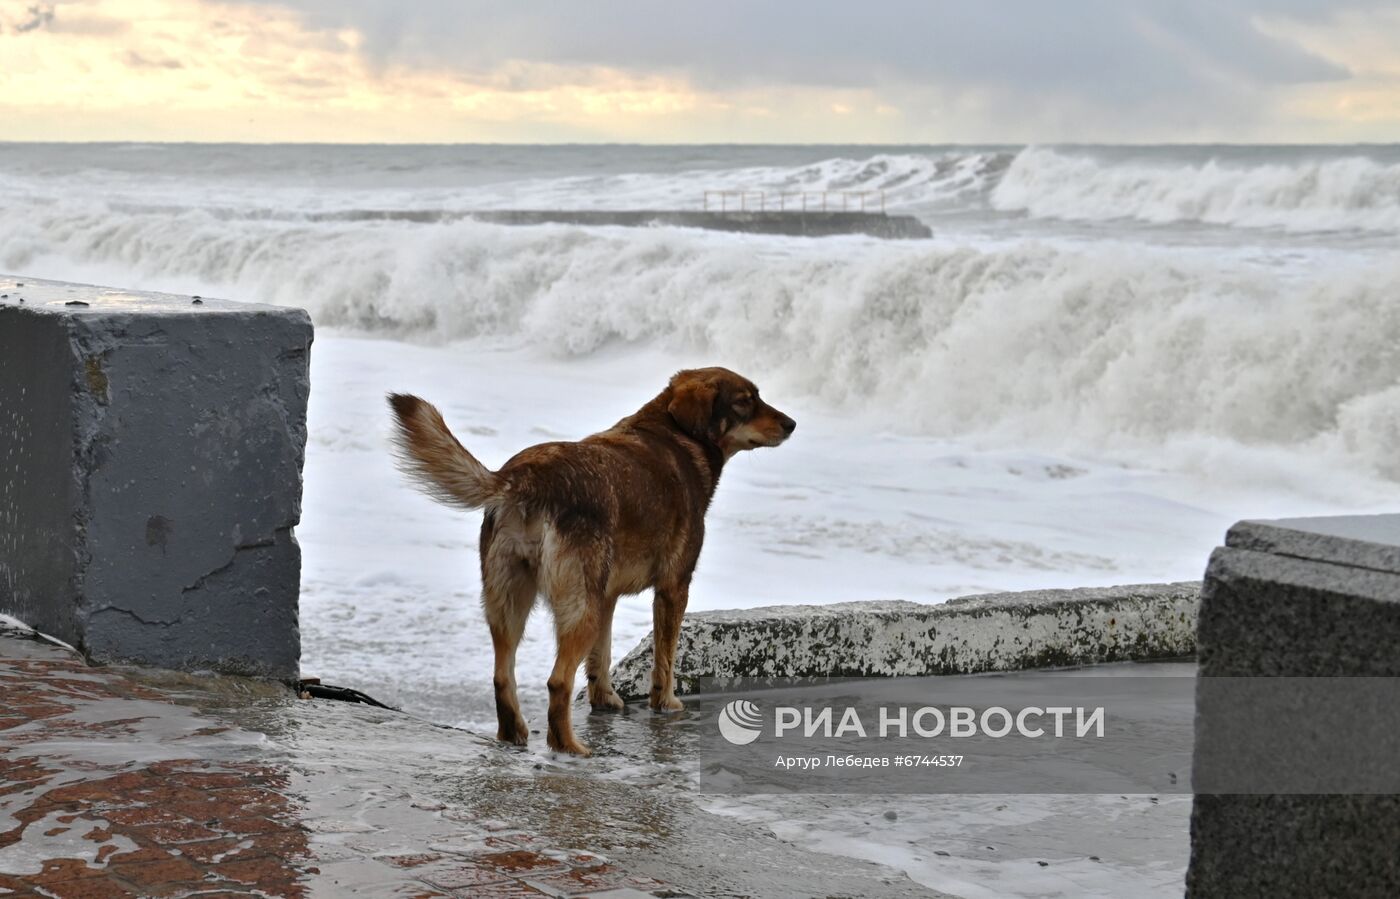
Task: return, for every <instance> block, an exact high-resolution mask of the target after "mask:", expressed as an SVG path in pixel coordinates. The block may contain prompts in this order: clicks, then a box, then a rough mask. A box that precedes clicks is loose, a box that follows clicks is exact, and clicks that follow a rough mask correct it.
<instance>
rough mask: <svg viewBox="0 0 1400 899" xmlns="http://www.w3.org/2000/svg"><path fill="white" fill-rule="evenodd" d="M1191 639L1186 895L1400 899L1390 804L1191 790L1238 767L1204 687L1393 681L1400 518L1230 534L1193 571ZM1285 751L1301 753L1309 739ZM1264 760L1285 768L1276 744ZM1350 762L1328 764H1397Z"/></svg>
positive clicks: (1399, 659) (1234, 722) (1225, 727)
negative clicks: (1196, 602)
mask: <svg viewBox="0 0 1400 899" xmlns="http://www.w3.org/2000/svg"><path fill="white" fill-rule="evenodd" d="M1197 639H1198V642H1199V657H1200V676H1201V680H1200V681H1199V682H1198V693H1197V710H1196V750H1195V760H1194V763H1193V766H1194V769H1195V770H1194V773H1193V784H1195V785H1196V787H1197V795H1196V797H1195V800H1194V804H1193V807H1192V815H1191V865H1190V870H1189V872H1188V874H1187V883H1186V886H1187V895H1188V896H1192V897H1200V899H1207V897H1210V899H1213V897H1235V896H1270V897H1292V896H1296V897H1316V896H1376V897H1382V896H1385V897H1390V896H1397V895H1400V853H1397V852H1396V849H1395V847H1396V845H1397V844H1398V843H1400V796H1397V795H1346V794H1335V795H1278V794H1254V795H1240V794H1234V795H1228V794H1227V795H1208V794H1206V793H1204V792H1203V791H1202V785H1203V784H1206V783H1209V782H1210V781H1211V780H1212V779H1213V778H1217V777H1224V776H1227V774H1228V769H1229V768H1230V767H1231V766H1232V765H1238V764H1240V763H1239V761H1238V759H1237V755H1238V749H1239V744H1238V742H1237V740H1230V737H1229V734H1230V731H1231V728H1232V727H1237V726H1238V724H1239V721H1238V717H1239V713H1240V709H1239V708H1237V707H1233V706H1232V705H1231V704H1230V703H1229V702H1228V701H1227V697H1226V693H1227V691H1222V690H1218V689H1213V688H1211V685H1210V684H1209V683H1208V679H1211V678H1221V677H1225V678H1246V677H1249V678H1252V677H1307V678H1333V677H1385V678H1391V677H1397V676H1400V515H1375V516H1347V517H1337V518H1311V519H1309V518H1297V519H1284V520H1279V521H1244V522H1240V523H1239V524H1237V525H1235V526H1234V527H1233V528H1231V529H1230V532H1229V534H1228V535H1227V536H1226V538H1225V546H1223V547H1221V548H1219V549H1217V550H1216V551H1215V553H1214V554H1213V555H1212V556H1211V559H1210V564H1209V567H1208V568H1207V570H1206V579H1205V586H1204V589H1203V591H1202V596H1201V612H1200V629H1199V634H1198V638H1197ZM1358 683H1360V682H1358ZM1293 689H1297V688H1296V687H1295V688H1290V690H1293ZM1294 701H1296V702H1299V703H1302V702H1304V701H1305V700H1304V699H1302V698H1301V697H1300V698H1299V699H1297V700H1294ZM1311 720H1312V719H1311V718H1307V717H1305V718H1304V722H1305V723H1306V722H1308V721H1311ZM1322 736H1324V737H1325V735H1322ZM1393 736H1394V735H1393V734H1392V735H1390V737H1391V738H1392V742H1393ZM1295 738H1296V739H1297V740H1300V741H1302V742H1301V743H1300V744H1299V745H1302V746H1303V747H1304V748H1306V745H1307V744H1309V743H1310V742H1311V741H1312V740H1313V738H1312V737H1309V736H1308V734H1306V733H1300V734H1296V735H1295ZM1226 740H1228V741H1229V744H1228V745H1223V744H1222V741H1226ZM1319 742H1320V740H1319ZM1382 742H1383V741H1382ZM1272 748H1273V752H1274V753H1275V755H1277V756H1289V755H1290V748H1289V747H1288V746H1287V745H1282V744H1280V745H1276V746H1274V747H1272ZM1350 751H1351V752H1352V753H1353V754H1359V756H1358V757H1357V758H1353V759H1351V760H1350V761H1346V760H1342V759H1338V758H1333V759H1331V760H1330V762H1331V763H1332V764H1336V765H1348V766H1353V767H1355V768H1368V767H1372V766H1374V767H1375V768H1377V769H1379V770H1385V769H1389V770H1393V766H1394V765H1396V764H1397V761H1396V759H1395V758H1394V756H1393V755H1391V753H1390V750H1389V749H1383V748H1373V747H1370V746H1369V745H1363V746H1353V747H1350ZM1368 753H1369V757H1368ZM1282 761H1284V762H1287V761H1288V759H1287V758H1284V759H1282ZM1327 761H1328V760H1324V762H1323V763H1324V764H1326V763H1327Z"/></svg>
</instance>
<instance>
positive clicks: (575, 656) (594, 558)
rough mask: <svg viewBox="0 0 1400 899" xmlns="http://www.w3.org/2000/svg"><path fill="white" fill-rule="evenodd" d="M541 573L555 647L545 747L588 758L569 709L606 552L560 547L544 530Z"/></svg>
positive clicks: (583, 543) (588, 645)
mask: <svg viewBox="0 0 1400 899" xmlns="http://www.w3.org/2000/svg"><path fill="white" fill-rule="evenodd" d="M541 568H542V578H543V586H544V591H545V595H546V596H548V597H549V603H550V606H551V608H552V609H553V610H554V633H555V637H556V639H557V640H558V644H559V654H558V655H557V656H556V657H555V660H554V670H553V671H552V672H551V673H550V675H549V730H548V741H549V748H551V749H553V750H555V751H557V752H568V753H571V754H573V755H583V756H586V755H591V754H592V753H591V751H590V750H589V748H588V747H587V746H584V745H583V744H582V743H580V742H579V741H578V740H577V739H575V738H574V727H573V722H572V720H571V710H570V706H571V704H572V700H573V694H574V676H575V675H577V674H578V666H579V665H580V664H581V663H582V662H583V660H584V657H585V656H587V655H588V653H589V652H590V651H592V649H593V645H594V643H595V642H596V641H597V639H598V629H599V622H600V620H601V618H602V611H603V605H604V600H605V598H606V597H605V590H606V587H607V583H608V573H607V549H606V547H605V546H603V545H602V544H601V543H598V542H595V541H587V540H580V541H570V542H568V543H566V542H565V541H564V540H562V539H560V537H559V535H558V534H557V533H556V532H552V531H551V530H550V529H548V528H546V531H545V537H544V549H543V552H542V554H541Z"/></svg>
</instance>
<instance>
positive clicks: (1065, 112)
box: [266, 0, 1381, 125]
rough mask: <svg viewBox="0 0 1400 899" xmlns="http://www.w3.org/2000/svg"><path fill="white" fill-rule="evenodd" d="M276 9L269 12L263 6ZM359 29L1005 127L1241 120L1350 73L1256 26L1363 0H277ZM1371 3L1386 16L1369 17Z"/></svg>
mask: <svg viewBox="0 0 1400 899" xmlns="http://www.w3.org/2000/svg"><path fill="white" fill-rule="evenodd" d="M266 2H274V0H266ZM279 5H282V6H288V7H290V8H293V9H296V10H299V11H301V12H302V13H303V14H305V15H306V16H307V18H308V19H309V20H310V21H311V22H312V23H313V24H315V25H318V26H323V27H345V26H351V27H354V28H356V29H357V30H359V31H360V32H362V33H363V34H364V35H365V38H366V44H365V46H364V52H365V53H366V54H368V55H369V57H370V58H372V59H373V60H375V61H376V62H379V63H390V62H392V63H398V64H408V65H434V66H449V67H453V68H457V69H459V70H461V71H463V72H466V73H472V74H477V75H489V74H492V73H494V72H496V71H497V70H498V69H499V67H501V66H502V65H503V64H504V63H506V62H507V61H512V60H526V61H536V62H549V63H556V64H562V65H573V66H593V65H599V66H610V67H614V68H620V69H624V70H628V71H632V72H636V73H658V74H669V75H681V76H684V77H686V78H688V79H690V80H691V81H692V82H693V83H694V84H696V85H697V86H699V87H702V88H713V89H730V88H744V87H752V86H771V85H801V86H820V87H831V88H869V89H874V90H877V91H878V92H879V93H880V95H881V96H882V97H889V98H891V99H892V100H894V101H896V102H902V103H907V104H913V105H915V106H917V105H918V104H919V103H921V102H926V103H933V102H934V101H933V100H930V99H929V98H932V97H938V98H942V101H944V102H946V101H947V99H948V98H949V97H950V96H952V97H954V98H956V96H957V95H958V94H959V92H979V93H980V94H981V95H985V96H991V97H993V98H995V101H996V102H997V103H998V104H1002V105H1003V107H1004V110H1003V114H1004V115H1005V116H1007V117H1011V118H1015V117H1024V116H1027V115H1030V116H1035V117H1041V118H1046V117H1048V118H1050V119H1053V120H1059V121H1069V120H1085V121H1087V120H1090V119H1097V120H1098V121H1104V120H1107V119H1113V118H1115V117H1118V118H1123V119H1125V120H1133V119H1140V120H1143V121H1154V122H1162V121H1166V122H1167V124H1173V123H1174V124H1177V125H1181V124H1186V125H1190V124H1192V123H1195V124H1205V123H1209V122H1211V121H1218V122H1240V121H1247V120H1248V119H1250V118H1251V117H1253V116H1255V115H1257V114H1258V110H1257V108H1256V107H1257V106H1258V98H1259V95H1260V93H1261V92H1263V91H1267V90H1269V89H1270V88H1273V87H1277V86H1283V85H1292V84H1298V83H1304V82H1317V81H1329V80H1337V79H1343V78H1347V77H1349V75H1350V73H1349V72H1348V71H1347V70H1346V69H1345V68H1343V67H1341V66H1338V65H1337V64H1335V63H1333V62H1330V61H1328V60H1325V59H1322V58H1320V57H1317V56H1315V55H1312V54H1310V53H1309V52H1308V51H1306V50H1305V49H1304V48H1302V47H1300V46H1298V45H1296V44H1292V43H1289V42H1286V41H1283V40H1280V39H1277V38H1274V37H1271V36H1269V35H1267V34H1265V33H1263V32H1262V31H1261V30H1259V29H1258V28H1257V27H1256V26H1255V22H1256V21H1257V19H1258V17H1261V16H1265V17H1267V16H1286V17H1290V18H1295V19H1302V20H1308V21H1317V20H1325V19H1327V18H1328V17H1330V16H1333V15H1336V14H1337V13H1338V12H1339V11H1341V10H1342V9H1344V8H1345V9H1358V8H1360V9H1364V8H1367V7H1368V3H1366V2H1365V0H1352V2H1345V0H1342V2H1324V0H1054V2H1051V0H981V2H978V0H956V2H954V0H875V2H866V3H857V2H852V0H805V2H779V0H710V2H707V3H671V2H656V0H610V2H597V3H582V2H553V3H539V2H533V3H528V2H527V3H499V2H488V0H415V2H413V3H392V2H381V0H280V2H279ZM1369 5H1370V6H1373V7H1379V6H1380V5H1381V4H1379V3H1376V4H1369Z"/></svg>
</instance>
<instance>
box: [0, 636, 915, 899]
mask: <svg viewBox="0 0 1400 899" xmlns="http://www.w3.org/2000/svg"><path fill="white" fill-rule="evenodd" d="M671 720H672V722H673V719H671ZM580 724H581V725H582V726H581V728H580V735H581V737H582V738H583V739H585V740H589V741H591V742H592V744H593V746H594V749H595V750H596V751H597V752H598V756H597V757H595V758H594V759H590V760H576V759H571V758H561V757H556V756H553V755H552V754H550V753H547V752H544V751H542V750H541V749H539V748H532V749H531V750H525V751H521V750H515V749H509V748H505V747H501V746H498V745H497V744H496V743H495V742H494V741H492V740H489V739H486V738H484V737H481V736H478V735H475V734H472V733H468V732H465V731H461V730H455V729H451V728H444V727H440V726H437V725H433V724H430V723H428V722H426V721H423V720H421V719H418V718H414V717H413V716H410V715H406V714H402V713H399V712H394V711H391V710H386V709H377V708H373V707H370V706H364V705H353V704H348V703H342V702H334V701H328V700H306V699H298V698H297V697H295V696H294V695H293V694H292V693H291V691H289V690H287V689H285V688H283V687H280V686H276V685H269V684H265V683H260V682H256V681H248V680H243V679H237V678H221V677H194V676H188V675H180V674H175V673H170V672H157V671H145V670H136V669H121V668H92V667H88V666H86V665H85V664H84V663H83V662H82V661H81V660H80V659H78V658H77V657H76V656H75V655H73V654H72V653H70V652H68V651H66V650H64V649H61V648H58V647H54V646H51V645H49V644H45V643H42V642H39V641H36V640H32V639H27V638H25V637H23V636H20V635H18V634H17V633H14V632H0V896H5V897H10V896H55V897H63V899H69V897H71V899H80V897H95V899H100V897H122V896H195V895H198V896H202V897H221V896H264V897H267V896H277V897H282V896H287V897H293V896H295V897H300V896H373V897H379V896H385V897H390V896H392V897H412V896H421V897H436V896H479V897H489V896H596V897H610V899H636V897H645V896H652V897H667V896H669V897H684V896H697V897H698V896H871V897H883V896H892V897H894V896H901V897H902V896H938V895H942V894H940V893H937V892H934V891H931V890H929V889H927V888H925V887H922V886H920V885H918V884H916V883H914V882H912V881H911V880H909V879H908V877H907V875H905V874H904V873H903V872H900V871H896V870H894V869H893V868H890V867H886V866H883V865H878V864H873V863H870V862H864V861H859V860H853V859H850V858H841V857H839V856H837V855H829V854H823V853H819V852H807V851H804V850H802V849H799V848H797V847H795V846H793V845H792V844H791V843H790V842H786V841H783V840H779V839H777V837H776V836H774V835H773V833H772V832H771V830H768V829H765V828H761V827H756V826H754V825H752V824H745V823H743V822H741V821H738V820H736V819H733V818H729V817H725V816H720V815H714V814H709V813H707V812H706V811H704V810H703V809H701V808H700V807H699V806H698V805H697V804H696V803H695V801H694V800H693V799H692V798H690V797H688V796H687V789H688V787H689V786H690V785H691V783H692V780H693V777H694V773H693V772H692V771H691V770H690V769H691V768H692V767H693V765H688V764H687V758H688V755H687V747H688V745H689V741H690V740H691V739H692V737H691V736H689V735H688V734H689V733H690V729H688V728H685V727H677V726H674V723H672V724H671V725H670V726H668V719H667V718H664V717H661V716H651V715H649V714H629V715H622V716H615V717H614V718H613V719H612V720H606V719H603V720H600V719H599V718H596V717H595V718H588V719H583V720H581V721H580ZM536 742H540V741H538V740H537V741H536ZM692 761H693V759H692Z"/></svg>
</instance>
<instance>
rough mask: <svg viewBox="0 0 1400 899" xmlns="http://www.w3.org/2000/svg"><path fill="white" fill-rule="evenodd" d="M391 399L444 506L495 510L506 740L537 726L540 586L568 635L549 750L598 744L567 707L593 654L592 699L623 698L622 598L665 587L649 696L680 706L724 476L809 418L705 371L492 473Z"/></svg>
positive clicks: (494, 582) (412, 471) (490, 540)
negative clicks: (530, 676) (526, 644)
mask: <svg viewBox="0 0 1400 899" xmlns="http://www.w3.org/2000/svg"><path fill="white" fill-rule="evenodd" d="M389 404H390V406H391V408H392V409H393V412H394V416H395V419H396V420H397V424H398V430H397V433H396V448H397V451H398V457H399V461H400V466H401V467H402V468H403V469H404V471H405V472H407V473H408V474H409V475H410V476H411V477H412V478H413V479H414V480H415V481H416V482H417V483H418V484H419V485H420V486H421V487H422V488H423V489H425V490H426V491H427V492H428V493H429V494H431V495H432V496H434V497H435V498H437V499H438V500H440V501H442V502H445V503H449V504H451V505H455V506H458V507H463V508H467V509H484V510H485V520H484V521H483V522H482V525H481V547H480V550H481V583H482V605H483V606H484V608H485V612H486V621H487V623H488V625H489V626H490V630H491V642H492V645H493V647H494V649H495V671H494V675H493V683H494V686H495V691H496V717H497V720H498V723H499V728H498V730H497V734H496V735H497V737H498V738H499V739H501V740H503V741H506V742H509V743H515V744H519V745H524V744H525V743H526V741H527V740H528V738H529V730H528V729H527V727H526V725H525V718H524V716H523V715H522V714H521V711H520V701H519V699H518V698H517V694H516V684H515V651H516V648H517V646H518V645H519V643H520V638H521V635H522V634H523V633H524V630H525V619H526V618H527V617H528V616H529V614H530V610H531V608H533V606H534V604H535V600H536V598H537V597H538V596H540V595H543V596H544V597H546V599H547V600H548V602H549V605H550V608H551V610H552V611H553V613H554V628H555V636H556V639H557V642H558V655H557V656H556V659H555V663H554V669H553V672H552V673H551V674H550V676H549V682H548V686H549V729H548V738H547V739H548V743H549V746H550V748H551V749H554V750H556V751H559V752H567V753H572V754H575V755H588V754H589V749H588V747H586V746H584V745H583V744H582V743H580V742H579V741H578V740H577V739H576V738H575V736H574V731H573V725H572V723H571V720H570V713H569V706H570V697H571V696H572V695H573V690H574V677H575V675H576V674H577V672H578V667H579V665H580V664H581V663H586V666H587V668H586V670H587V676H588V699H589V702H590V703H591V704H592V706H593V708H594V709H620V708H622V699H621V698H620V697H619V696H618V695H617V692H616V691H615V690H613V687H612V684H611V682H610V681H609V679H608V676H609V668H610V667H611V663H612V659H611V656H612V618H613V609H614V607H615V606H616V604H617V599H618V597H619V596H624V595H627V594H632V593H639V592H641V591H642V590H645V589H647V588H651V589H652V591H653V593H654V600H653V629H652V633H653V637H654V639H655V651H654V656H653V659H654V660H653V667H652V673H651V694H650V704H651V707H652V708H653V709H656V710H658V711H676V710H679V709H680V708H681V707H682V704H681V701H680V700H679V699H677V698H676V695H675V674H674V666H675V653H676V643H677V639H678V637H679V634H680V626H681V617H682V616H683V615H684V614H685V607H686V601H687V599H688V596H689V590H690V579H691V576H692V575H693V574H694V572H695V564H696V562H697V560H698V559H699V557H700V546H701V543H702V542H703V541H704V537H705V511H706V509H708V508H709V505H710V500H711V498H712V497H713V496H714V492H715V487H716V486H717V485H718V483H719V477H720V472H721V471H723V469H724V465H725V463H726V462H727V461H728V460H729V459H730V458H732V457H733V456H734V455H735V454H736V453H739V452H742V451H744V450H749V449H755V448H757V447H760V446H777V445H778V444H780V443H782V442H783V441H784V440H786V439H787V438H788V437H789V436H790V435H791V434H792V432H793V429H794V428H796V426H797V425H796V423H795V422H794V421H793V420H792V419H791V418H789V417H788V416H786V415H784V414H783V413H781V412H779V411H778V410H777V409H774V408H773V407H772V406H770V405H768V404H767V403H766V402H764V401H763V400H762V399H761V398H760V397H759V394H758V388H757V387H756V386H754V384H753V382H752V381H750V380H748V379H747V378H744V377H741V376H740V375H737V374H735V373H734V372H732V371H729V370H728V369H724V368H702V369H692V370H688V371H682V372H679V373H678V374H676V375H675V377H673V378H672V379H671V381H670V383H669V384H668V385H667V386H666V389H665V390H663V391H661V393H660V394H658V395H657V396H656V397H655V398H654V399H652V400H651V401H650V402H648V403H647V404H646V405H644V406H643V407H642V408H641V409H639V410H638V411H637V412H636V413H635V414H633V415H629V416H628V417H627V418H624V419H623V420H622V421H619V422H618V423H617V424H615V425H613V426H612V427H611V428H609V429H608V430H606V431H603V432H601V433H598V434H594V435H593V436H591V437H586V438H584V439H583V440H580V441H578V442H574V443H566V442H558V443H541V444H538V445H536V446H532V447H529V448H528V449H525V450H522V451H521V452H519V453H517V454H516V455H515V456H513V457H512V458H511V459H510V460H509V461H507V462H506V464H505V465H503V466H502V467H501V469H500V470H499V471H495V472H493V471H490V470H489V469H487V468H486V467H485V466H484V465H482V464H481V463H480V462H478V461H477V460H476V458H475V457H474V456H472V454H471V453H469V452H467V450H466V448H464V447H463V446H462V445H461V444H460V443H459V442H458V441H457V439H456V438H455V437H454V436H453V435H452V432H451V431H449V430H448V428H447V425H446V423H445V422H444V421H443V418H442V415H441V414H440V413H439V412H438V410H437V409H436V408H434V407H433V406H432V405H431V404H430V403H428V402H426V401H424V400H421V399H419V398H418V397H416V396H409V395H405V394H392V395H390V397H389Z"/></svg>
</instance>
